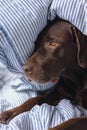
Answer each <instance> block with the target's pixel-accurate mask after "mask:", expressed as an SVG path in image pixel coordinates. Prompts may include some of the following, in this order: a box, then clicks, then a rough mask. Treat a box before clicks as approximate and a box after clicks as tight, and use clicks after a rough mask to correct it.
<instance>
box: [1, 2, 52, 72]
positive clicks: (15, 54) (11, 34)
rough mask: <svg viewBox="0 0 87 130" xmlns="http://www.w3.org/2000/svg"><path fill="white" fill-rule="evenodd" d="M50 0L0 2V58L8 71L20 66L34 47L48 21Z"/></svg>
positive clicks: (20, 69)
mask: <svg viewBox="0 0 87 130" xmlns="http://www.w3.org/2000/svg"><path fill="white" fill-rule="evenodd" d="M51 2H52V0H24V1H23V0H16V1H15V0H6V1H3V0H1V1H0V60H1V61H2V62H3V63H4V64H6V66H7V67H8V68H9V70H10V71H13V72H15V73H22V68H21V67H22V66H23V64H24V63H25V62H26V60H27V59H28V58H29V57H30V56H31V54H32V52H33V50H34V46H35V44H34V42H35V40H36V38H37V36H38V34H39V33H40V31H41V30H42V29H43V28H44V27H45V26H46V24H47V14H48V8H49V6H50V4H51Z"/></svg>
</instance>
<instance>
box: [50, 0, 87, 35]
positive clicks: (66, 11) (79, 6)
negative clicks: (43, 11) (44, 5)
mask: <svg viewBox="0 0 87 130" xmlns="http://www.w3.org/2000/svg"><path fill="white" fill-rule="evenodd" d="M56 15H58V16H59V17H60V18H63V19H65V20H68V21H69V22H70V23H72V24H73V25H75V26H76V27H77V28H78V29H79V30H80V31H81V32H82V33H84V34H85V35H87V0H53V2H52V4H51V7H50V11H49V19H50V20H53V19H54V18H55V17H56Z"/></svg>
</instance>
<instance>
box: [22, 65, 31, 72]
mask: <svg viewBox="0 0 87 130" xmlns="http://www.w3.org/2000/svg"><path fill="white" fill-rule="evenodd" d="M23 70H24V72H26V73H31V72H32V70H33V67H31V66H29V65H24V66H23Z"/></svg>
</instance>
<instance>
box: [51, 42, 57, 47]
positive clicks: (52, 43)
mask: <svg viewBox="0 0 87 130" xmlns="http://www.w3.org/2000/svg"><path fill="white" fill-rule="evenodd" d="M56 44H57V43H56V42H55V41H50V42H49V46H56Z"/></svg>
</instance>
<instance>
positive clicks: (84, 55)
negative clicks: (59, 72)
mask: <svg viewBox="0 0 87 130" xmlns="http://www.w3.org/2000/svg"><path fill="white" fill-rule="evenodd" d="M71 28H72V33H73V37H74V40H75V43H76V46H77V60H78V63H79V66H80V67H82V68H87V49H86V48H85V47H86V44H85V42H86V41H87V40H86V41H85V38H83V37H84V35H83V34H82V33H81V32H79V34H78V33H77V31H78V30H77V29H76V28H75V27H74V26H72V27H71ZM82 35H83V36H82ZM84 44H85V45H84Z"/></svg>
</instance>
